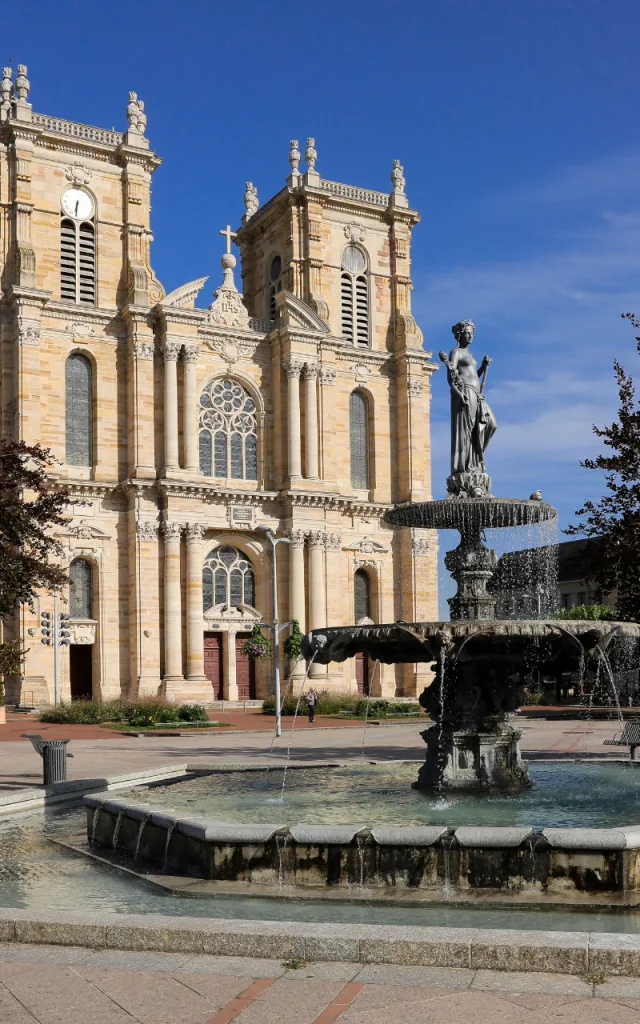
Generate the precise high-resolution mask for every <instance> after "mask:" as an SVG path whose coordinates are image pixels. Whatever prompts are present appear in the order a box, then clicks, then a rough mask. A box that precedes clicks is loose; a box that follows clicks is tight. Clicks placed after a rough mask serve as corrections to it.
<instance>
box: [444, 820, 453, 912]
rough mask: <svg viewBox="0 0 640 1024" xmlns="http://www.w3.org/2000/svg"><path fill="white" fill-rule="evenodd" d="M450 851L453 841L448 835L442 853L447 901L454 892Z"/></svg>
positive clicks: (445, 837)
mask: <svg viewBox="0 0 640 1024" xmlns="http://www.w3.org/2000/svg"><path fill="white" fill-rule="evenodd" d="M450 850H451V840H450V837H449V836H448V835H446V836H444V838H443V841H442V853H443V858H444V882H443V885H442V894H443V896H444V898H445V899H446V900H448V899H449V898H450V896H451V894H452V892H453V887H452V885H451V862H450Z"/></svg>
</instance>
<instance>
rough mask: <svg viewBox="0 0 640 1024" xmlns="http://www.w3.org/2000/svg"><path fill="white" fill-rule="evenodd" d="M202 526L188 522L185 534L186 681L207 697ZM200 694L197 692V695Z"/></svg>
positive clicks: (208, 686)
mask: <svg viewBox="0 0 640 1024" xmlns="http://www.w3.org/2000/svg"><path fill="white" fill-rule="evenodd" d="M205 529H206V527H205V526H203V524H202V523H188V524H187V527H186V536H187V681H188V683H189V695H190V696H195V695H196V694H195V693H194V692H192V687H193V686H198V687H199V690H201V691H202V693H201V696H202V697H206V698H208V699H209V700H210V699H211V684H210V683H209V681H208V679H207V677H206V676H205V674H204V623H203V608H202V538H203V537H204V531H205ZM198 695H200V694H198Z"/></svg>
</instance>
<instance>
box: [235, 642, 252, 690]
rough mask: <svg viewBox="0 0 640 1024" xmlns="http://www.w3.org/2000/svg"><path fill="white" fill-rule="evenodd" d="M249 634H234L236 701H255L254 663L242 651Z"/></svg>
mask: <svg viewBox="0 0 640 1024" xmlns="http://www.w3.org/2000/svg"><path fill="white" fill-rule="evenodd" d="M250 635H251V634H250V633H237V634H236V683H237V684H238V700H255V699H256V663H255V661H252V660H251V658H250V657H249V655H248V654H245V653H244V652H243V650H242V646H243V644H244V643H245V641H246V640H248V639H249V636H250Z"/></svg>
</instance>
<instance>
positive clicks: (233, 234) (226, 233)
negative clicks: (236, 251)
mask: <svg viewBox="0 0 640 1024" xmlns="http://www.w3.org/2000/svg"><path fill="white" fill-rule="evenodd" d="M220 234H221V235H224V237H225V238H226V240H227V252H231V239H232V238H235V237H236V234H237V232H235V231H232V230H231V225H230V224H227V226H226V228H224V230H223V231H221V232H220Z"/></svg>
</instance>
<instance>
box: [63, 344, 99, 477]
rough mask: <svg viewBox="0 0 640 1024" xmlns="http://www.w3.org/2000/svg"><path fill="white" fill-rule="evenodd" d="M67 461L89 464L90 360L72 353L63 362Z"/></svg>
mask: <svg viewBox="0 0 640 1024" xmlns="http://www.w3.org/2000/svg"><path fill="white" fill-rule="evenodd" d="M65 404H66V435H67V437H66V440H67V444H66V460H67V464H68V465H69V466H91V465H92V463H93V451H92V448H93V445H92V443H91V442H92V422H91V421H92V405H93V401H92V381H91V363H90V362H89V360H88V359H87V357H86V356H82V355H80V354H78V353H74V354H73V355H71V356H69V358H68V359H67V362H66V364H65Z"/></svg>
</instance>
